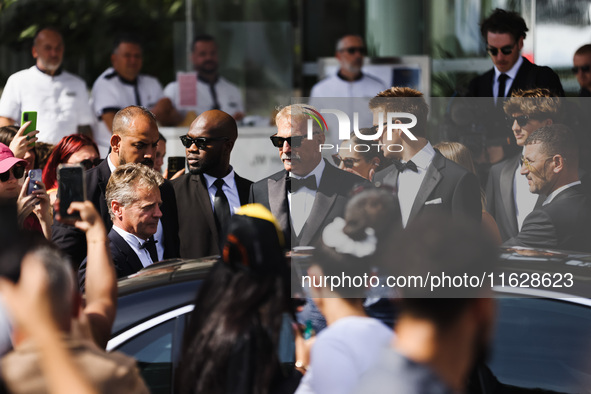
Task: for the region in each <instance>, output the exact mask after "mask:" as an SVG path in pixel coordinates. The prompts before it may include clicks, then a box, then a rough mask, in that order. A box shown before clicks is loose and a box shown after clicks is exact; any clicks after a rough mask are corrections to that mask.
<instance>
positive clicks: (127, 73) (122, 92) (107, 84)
mask: <svg viewBox="0 0 591 394" xmlns="http://www.w3.org/2000/svg"><path fill="white" fill-rule="evenodd" d="M142 61H143V59H142V46H141V43H140V40H139V39H138V38H137V37H135V36H133V35H122V36H120V37H118V38H117V39H116V41H115V44H114V46H113V53H112V54H111V64H112V67H109V68H108V69H106V70H105V71H104V72H103V73H102V74H101V75H100V76H99V77H98V78H97V80H96V81H95V82H94V85H93V87H92V107H93V110H94V112H95V115H96V117H97V118H98V119H99V120H100V122H99V127H98V128H97V129H98V130H97V133H95V141H96V143H97V145H98V146H99V149H100V154H101V156H102V157H104V156H106V154H107V152H108V149H109V146H110V140H111V135H112V128H113V117H114V116H115V114H116V113H117V111H119V110H120V109H122V108H125V107H127V106H129V105H140V106H143V107H146V108H149V109H150V110H151V111H152V112H153V113H154V115H156V119H157V120H158V122H159V123H160V124H162V125H164V126H174V125H176V124H178V123H180V122H181V121H182V116H181V115H180V114H179V113H178V111H177V110H176V109H175V108H174V106H173V104H172V102H171V101H170V100H169V99H168V98H167V97H165V96H164V92H163V91H162V85H160V82H158V80H157V79H156V78H154V77H151V76H149V75H144V74H140V71H141V69H142Z"/></svg>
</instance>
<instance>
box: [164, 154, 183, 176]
mask: <svg viewBox="0 0 591 394" xmlns="http://www.w3.org/2000/svg"><path fill="white" fill-rule="evenodd" d="M184 169H185V157H184V156H171V157H169V158H168V174H169V175H171V176H172V175H174V174H176V173H177V172H179V171H180V170H184Z"/></svg>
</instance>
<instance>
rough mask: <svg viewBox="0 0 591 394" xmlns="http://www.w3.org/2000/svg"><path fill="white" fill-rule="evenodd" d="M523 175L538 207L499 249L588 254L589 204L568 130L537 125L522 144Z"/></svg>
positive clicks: (575, 145) (590, 231)
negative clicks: (507, 247) (535, 197)
mask: <svg viewBox="0 0 591 394" xmlns="http://www.w3.org/2000/svg"><path fill="white" fill-rule="evenodd" d="M522 162H523V163H522V165H521V175H522V176H523V177H525V178H526V179H527V181H528V186H529V190H530V192H532V193H534V194H539V195H540V197H541V198H542V199H543V200H542V201H543V202H542V204H540V206H539V207H538V208H536V209H534V210H533V211H532V212H531V213H530V214H529V215H527V217H526V218H525V220H524V222H523V226H522V227H521V230H520V231H519V233H518V234H517V235H516V236H515V237H513V238H511V239H509V240H508V241H506V242H505V243H504V244H503V246H528V247H534V248H535V247H538V248H550V249H561V250H573V251H578V252H590V251H591V243H590V242H589V240H590V239H591V225H589V223H591V200H590V199H589V197H588V195H587V194H586V193H585V192H584V190H583V186H582V185H581V181H580V180H579V146H578V141H577V138H576V136H575V134H574V133H573V131H572V130H570V129H569V128H568V127H567V126H565V125H561V124H552V125H548V126H545V127H541V128H539V129H538V130H536V131H535V132H533V133H532V134H531V135H530V136H529V137H528V138H527V140H526V142H525V147H524V150H523V158H522Z"/></svg>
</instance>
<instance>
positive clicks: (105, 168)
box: [97, 159, 113, 231]
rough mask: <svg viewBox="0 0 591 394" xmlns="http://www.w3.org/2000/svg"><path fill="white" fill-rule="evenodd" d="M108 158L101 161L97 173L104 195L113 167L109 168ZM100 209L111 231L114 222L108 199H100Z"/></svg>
mask: <svg viewBox="0 0 591 394" xmlns="http://www.w3.org/2000/svg"><path fill="white" fill-rule="evenodd" d="M107 160H108V159H105V160H103V161H102V162H101V164H99V168H98V174H97V175H98V176H97V180H98V182H97V183H98V187H99V189H100V191H101V195H102V196H105V194H106V192H107V183H109V178H110V177H111V169H110V168H109V163H108V161H107ZM99 210H100V214H101V217H102V218H103V222H105V224H108V228H107V231H109V230H110V229H111V226H112V225H113V223H112V221H111V215H109V207H107V201H106V199H105V198H101V199H100V207H99Z"/></svg>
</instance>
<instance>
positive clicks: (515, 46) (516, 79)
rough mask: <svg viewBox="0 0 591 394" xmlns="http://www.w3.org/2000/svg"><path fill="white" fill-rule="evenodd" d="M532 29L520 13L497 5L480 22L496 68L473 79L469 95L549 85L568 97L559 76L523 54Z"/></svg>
mask: <svg viewBox="0 0 591 394" xmlns="http://www.w3.org/2000/svg"><path fill="white" fill-rule="evenodd" d="M527 31H528V28H527V25H526V24H525V20H524V19H523V18H522V17H521V16H520V15H519V14H517V13H516V12H511V11H505V10H502V9H500V8H497V9H495V10H494V11H493V13H492V14H491V15H490V16H489V17H488V18H486V19H485V20H484V21H483V22H482V24H481V25H480V33H481V34H482V38H483V39H484V41H485V43H486V49H487V52H488V54H489V55H490V58H491V60H492V62H493V64H494V67H493V68H492V69H491V70H490V71H488V72H486V73H484V74H482V75H480V76H478V77H476V78H474V79H473V80H472V81H471V82H470V87H469V93H468V97H509V96H511V93H512V92H514V91H516V90H518V89H523V90H525V89H533V88H547V89H549V90H550V91H551V92H553V94H555V95H558V96H564V90H563V89H562V84H561V83H560V79H559V78H558V75H556V73H555V72H554V71H552V69H550V68H549V67H540V66H537V65H535V64H533V63H531V62H530V61H529V60H527V59H526V58H525V57H522V56H521V50H522V49H523V40H524V39H525V37H526V32H527Z"/></svg>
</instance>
